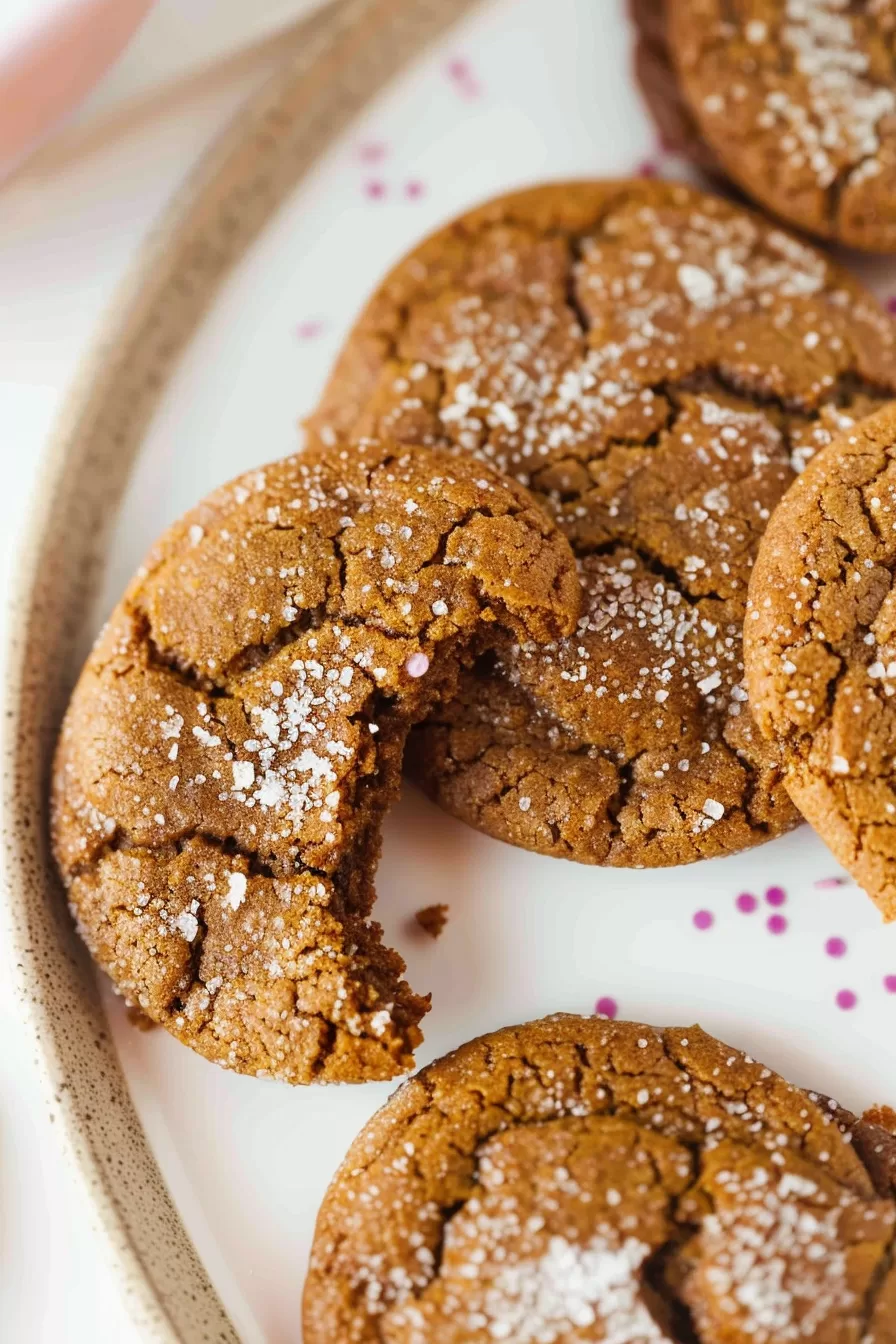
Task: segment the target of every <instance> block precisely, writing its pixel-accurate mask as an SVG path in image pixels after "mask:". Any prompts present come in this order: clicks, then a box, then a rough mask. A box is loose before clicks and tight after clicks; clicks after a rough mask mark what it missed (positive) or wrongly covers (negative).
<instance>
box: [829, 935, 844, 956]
mask: <svg viewBox="0 0 896 1344" xmlns="http://www.w3.org/2000/svg"><path fill="white" fill-rule="evenodd" d="M824 950H825V952H827V954H828V956H829V957H845V956H846V940H845V939H844V938H829V939H828V940H827V942H826V943H825V945H824Z"/></svg>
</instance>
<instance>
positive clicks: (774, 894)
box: [765, 887, 787, 905]
mask: <svg viewBox="0 0 896 1344" xmlns="http://www.w3.org/2000/svg"><path fill="white" fill-rule="evenodd" d="M765 899H766V902H767V903H768V904H769V905H783V904H784V902H785V901H786V900H787V892H786V891H785V890H784V888H783V887H769V888H768V890H767V891H766V893H765Z"/></svg>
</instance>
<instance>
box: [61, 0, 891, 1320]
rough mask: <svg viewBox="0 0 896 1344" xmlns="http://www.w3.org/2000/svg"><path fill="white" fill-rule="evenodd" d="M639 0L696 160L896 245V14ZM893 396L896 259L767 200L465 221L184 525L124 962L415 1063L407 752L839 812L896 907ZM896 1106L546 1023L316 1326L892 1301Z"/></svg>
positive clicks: (263, 1023) (341, 1282)
mask: <svg viewBox="0 0 896 1344" xmlns="http://www.w3.org/2000/svg"><path fill="white" fill-rule="evenodd" d="M636 10H637V16H638V19H639V22H640V25H641V46H640V66H641V69H642V72H643V75H644V79H645V82H646V84H647V85H648V87H649V90H650V93H651V97H652V98H653V99H654V101H655V102H656V103H657V105H658V106H659V105H661V106H662V107H663V109H664V117H666V118H667V120H668V121H669V122H670V124H671V123H672V122H674V124H675V125H676V126H678V127H679V128H680V130H681V143H682V144H685V145H688V146H690V147H691V149H692V151H693V153H694V154H695V156H696V157H698V158H700V159H701V160H702V161H703V162H704V163H708V164H711V166H712V169H713V171H714V172H716V173H721V172H722V171H723V170H724V171H725V172H726V173H728V174H730V176H731V177H732V178H733V179H734V180H735V181H736V182H737V183H738V184H739V185H740V186H741V187H742V188H743V189H744V190H747V191H751V192H752V193H753V194H754V195H755V196H757V197H758V198H759V200H760V201H761V202H762V203H763V204H764V205H765V206H766V207H767V208H769V209H771V210H773V211H774V212H775V213H776V214H777V215H779V216H781V217H783V218H785V219H787V220H789V221H790V222H791V223H793V224H795V225H797V226H799V227H801V228H803V229H807V230H813V231H814V232H816V233H818V234H820V235H823V236H824V237H828V238H836V239H839V240H841V241H846V242H851V243H858V244H860V245H863V246H874V247H888V248H889V247H896V204H894V202H896V192H893V190H892V167H891V160H892V158H893V155H894V154H896V89H894V88H893V80H892V74H891V70H890V67H889V65H888V66H887V67H886V69H884V66H883V65H882V64H881V62H882V60H883V54H886V53H890V55H892V48H893V42H894V38H893V33H894V30H896V9H894V10H893V13H892V14H891V12H890V11H891V6H889V5H887V4H877V5H869V6H866V7H864V8H863V7H858V8H857V7H855V6H850V5H848V4H847V3H846V0H787V3H784V0H778V2H777V3H776V2H775V0H765V2H764V3H759V0H755V3H752V2H751V3H750V4H747V3H746V0H737V2H736V3H734V5H732V4H731V3H730V0H729V3H726V4H724V5H723V4H721V3H720V0H695V3H691V4H689V5H683V4H682V5H678V4H672V3H669V4H662V3H661V0H643V3H639V4H638V5H637V6H636ZM741 10H743V11H744V15H743V16H741V15H740V11H741ZM747 11H749V14H747ZM754 11H755V12H754ZM738 16H740V17H743V18H744V21H743V23H740V22H739V21H738ZM744 16H745V17H744ZM849 33H851V34H853V39H854V40H852V39H851V40H852V45H849V43H847V41H846V37H847V35H848V34H849ZM888 59H889V57H888ZM891 102H892V106H891ZM670 108H671V109H672V112H673V113H674V115H669V114H668V111H667V110H668V109H670ZM888 193H889V194H888ZM891 198H892V199H891ZM893 400H896V327H894V324H893V323H892V322H891V320H890V319H889V318H888V317H887V316H886V315H885V314H884V313H883V312H882V311H881V310H880V308H879V307H878V305H877V304H876V303H875V301H874V300H873V298H871V296H869V295H868V294H867V293H866V292H865V291H864V290H863V289H862V287H861V286H860V285H859V284H858V283H857V282H856V280H855V279H853V278H852V276H851V275H850V274H848V272H847V271H845V270H844V269H842V268H841V266H840V265H838V264H836V263H835V262H834V261H833V260H831V259H830V258H829V257H828V256H826V255H825V254H824V253H822V252H821V251H819V250H818V249H817V248H816V247H815V246H813V245H810V244H809V243H807V242H805V241H803V240H802V239H801V238H799V237H797V236H795V235H793V234H791V233H789V232H786V231H785V230H784V228H783V227H781V225H780V224H778V223H777V222H773V221H770V220H769V219H766V218H764V217H761V216H759V215H757V214H755V213H753V212H752V211H751V210H750V209H747V208H745V207H742V206H741V205H739V204H735V203H732V202H731V201H730V200H728V199H723V198H722V197H719V196H709V195H705V194H702V193H700V192H698V191H695V190H693V189H691V188H689V187H685V186H680V185H672V184H664V183H659V182H655V181H644V180H638V181H619V182H575V183H565V184H557V185H551V186H544V187H538V188H535V189H532V190H528V191H523V192H519V193H517V194H514V195H511V196H506V197H503V198H500V199H498V200H494V201H491V202H489V203H488V204H486V205H484V206H482V207H480V208H479V209H477V210H474V211H472V212H471V213H469V214H467V215H464V216H463V217H461V218H460V219H458V220H456V221H455V222H454V223H453V224H451V225H449V226H448V227H447V228H445V229H443V230H442V231H441V232H439V233H437V234H435V235H434V236H433V237H431V238H429V239H427V240H426V241H425V242H423V243H422V244H421V245H420V246H419V247H418V248H417V249H416V250H414V251H413V252H412V253H411V254H410V255H409V256H407V257H406V258H405V259H404V260H403V261H402V262H400V263H399V265H398V266H397V267H396V268H395V269H394V270H393V271H392V273H391V274H390V275H388V276H387V277H386V279H385V280H384V281H383V282H382V284H381V285H380V286H379V288H378V289H377V290H376V292H375V293H374V294H373V296H372V298H370V299H369V301H368V303H367V305H366V307H365V309H364V310H363V312H362V314H361V316H360V318H359V320H358V322H357V324H356V326H355V328H354V330H353V331H352V332H351V334H350V335H349V337H348V340H347V342H346V344H345V347H344V349H343V351H342V353H341V354H340V356H339V358H338V360H337V362H336V365H335V367H334V369H333V372H332V375H331V377H330V380H329V382H328V384H327V387H326V389H325V391H324V393H323V396H322V398H321V401H320V404H319V406H318V408H317V409H316V411H315V412H314V414H313V415H312V416H311V417H310V419H309V421H308V422H307V425H306V433H307V444H306V447H305V449H304V451H303V452H302V453H300V454H299V455H298V456H296V457H295V458H291V459H289V460H287V461H285V462H280V463H275V464H272V465H271V466H269V467H267V468H265V469H263V470H260V471H256V472H252V473H250V474H249V475H248V476H246V477H243V478H242V479H240V480H239V481H237V482H235V483H232V484H231V485H229V486H225V487H223V488H222V489H221V490H219V491H217V492H216V493H215V494H213V495H212V496H210V497H209V498H208V499H207V500H205V501H203V502H202V503H201V504H200V505H199V506H198V507H197V508H196V509H195V510H194V511H193V512H192V513H191V514H189V515H188V516H187V517H186V518H185V519H183V520H182V521H181V522H180V523H178V524H176V525H175V526H174V527H173V528H172V529H170V530H169V532H168V533H166V535H165V536H164V537H163V538H162V539H161V540H160V542H159V543H158V544H157V546H156V547H155V548H154V549H153V551H152V552H151V553H150V556H149V557H148V559H147V562H146V564H145V565H144V567H143V568H142V569H141V570H140V572H139V573H138V575H137V576H136V578H135V579H134V581H133V582H132V584H131V586H130V587H129V589H128V591H127V592H126V594H125V595H124V597H123V599H122V601H121V603H120V604H119V606H118V608H117V609H116V611H115V612H114V614H113V616H112V618H111V620H110V622H109V624H108V626H107V627H106V629H105V631H104V632H103V634H102V635H101V637H100V639H99V641H98V643H97V645H96V647H95V649H94V651H93V653H92V654H91V656H90V659H89V660H88V663H87V665H86V667H85V669H84V671H83V673H82V676H81V679H80V681H79V683H78V686H77V688H76V690H75V692H74V695H73V698H72V702H71V706H70V709H69V711H68V715H67V717H66V720H65V723H64V725H63V729H62V734H61V737H60V744H59V749H58V754H57V760H56V769H55V774H54V784H53V832H54V841H55V847H56V853H57V857H58V861H59V865H60V869H61V872H62V876H63V879H64V881H65V884H66V887H67V890H68V894H69V898H70V901H71V905H72V908H73V911H74V913H75V916H76V918H77V920H78V923H79V927H80V929H81V931H82V933H83V935H84V937H85V939H86V941H87V943H88V945H89V946H90V948H91V950H92V952H93V954H94V956H95V957H96V958H97V960H98V962H99V963H100V964H101V965H102V966H103V967H104V968H105V970H106V971H107V972H108V973H109V974H110V976H111V977H112V979H113V981H114V983H115V984H116V986H117V988H118V989H119V990H120V991H121V992H122V993H123V994H125V995H126V996H127V998H128V999H129V1000H130V1001H132V1002H133V1003H134V1004H136V1005H137V1006H139V1008H140V1009H141V1010H142V1012H143V1013H145V1014H146V1015H147V1016H148V1017H149V1018H151V1019H152V1020H153V1021H155V1022H159V1023H161V1024H162V1025H164V1026H165V1027H166V1028H167V1029H168V1030H169V1031H171V1032H172V1033H173V1034H174V1035H175V1036H176V1037H178V1039H180V1040H182V1041H184V1042H185V1043H186V1044H188V1045H190V1046H191V1047H192V1048H193V1049H195V1050H197V1051H198V1052H199V1053H201V1054H202V1055H204V1056H205V1057H206V1058H208V1059H211V1060H214V1061H215V1062H217V1063H219V1064H222V1065H224V1066H225V1067H227V1068H232V1069H236V1070H238V1071H240V1072H243V1073H250V1074H257V1075H268V1076H273V1077H276V1078H281V1079H284V1080H286V1081H288V1082H291V1083H311V1082H317V1081H322V1082H323V1081H348V1082H361V1081H367V1080H372V1079H384V1078H391V1077H394V1076H395V1075H397V1074H400V1073H404V1072H406V1071H407V1070H408V1069H410V1068H411V1067H412V1065H413V1054H414V1050H415V1048H416V1046H417V1045H418V1044H419V1043H420V1041H421V1039H422V1035H421V1032H420V1028H419V1022H420V1020H421V1018H422V1017H423V1015H424V1013H425V1012H426V1011H427V1009H428V1007H429V1000H428V997H424V996H421V995H419V994H417V993H415V992H414V991H413V990H412V989H411V988H410V987H409V986H408V985H407V983H406V982H405V981H404V980H403V979H402V974H403V971H404V966H403V963H402V962H401V959H400V958H399V957H398V955H397V954H396V953H395V952H393V951H391V950H389V949H388V948H386V947H384V945H383V943H382V941H381V930H380V929H379V927H378V926H377V925H376V924H375V923H374V922H373V921H372V919H371V912H372V910H373V906H374V900H375V892H374V885H373V875H374V871H375V868H376V863H377V859H378V855H379V847H380V832H381V826H382V820H383V816H384V814H385V812H386V810H387V808H388V807H389V806H390V804H391V803H392V801H393V800H394V798H395V796H396V794H397V790H398V787H399V779H400V772H401V768H402V764H403V763H404V764H405V765H406V766H407V768H408V770H409V772H410V773H411V775H412V776H413V777H414V778H415V779H417V780H418V781H419V782H420V784H421V785H422V787H423V788H424V789H425V790H426V791H427V793H428V794H429V795H430V796H431V797H432V798H433V799H434V800H435V801H436V802H437V803H439V804H440V805H441V806H442V807H443V808H445V809H446V810H447V811H449V812H451V813H452V814H453V815H455V816H457V817H459V818H461V819H462V820H464V821H466V822H467V823H469V824H470V825H471V826H474V827H476V828H478V829H479V830H481V831H483V832H485V833H487V834H488V835H491V836H495V837H497V838H499V839H502V840H505V841H507V842H509V843H511V844H514V845H517V846H520V847H522V848H525V849H530V850H535V851H538V852H540V853H543V854H547V855H553V856H556V857H562V858H566V859H572V860H576V861H578V862H582V863H589V864H606V865H616V866H628V867H641V868H658V867H663V866H666V865H670V864H680V863H688V862H691V861H694V860H697V859H700V858H705V857H710V856H717V855H724V854H733V853H737V852H738V851H740V850H743V849H745V848H747V847H749V846H752V845H755V844H758V843H760V842H762V841H764V840H767V839H769V838H771V837H773V836H776V835H779V834H781V833H782V832H784V831H787V830H788V829H790V828H791V827H793V826H795V825H796V824H797V823H798V821H799V820H800V817H801V815H803V816H805V817H807V818H808V819H809V820H810V821H811V822H812V823H813V824H814V825H815V826H816V827H817V829H818V830H819V831H820V833H821V834H822V835H823V836H824V838H825V839H826V840H827V841H828V842H829V844H830V845H831V847H832V849H833V850H834V852H835V853H836V855H837V856H838V857H839V858H840V859H841V861H842V862H843V863H844V864H845V865H846V866H847V867H848V868H850V870H851V871H852V872H853V873H854V874H855V875H856V877H857V878H858V879H859V881H860V882H861V883H862V884H863V886H865V887H866V889H867V890H868V892H869V893H870V895H871V896H872V897H873V898H874V899H875V900H876V901H877V902H878V904H879V905H880V907H881V909H882V911H883V913H884V914H885V916H887V917H888V918H893V917H896V826H894V822H896V768H894V751H893V748H892V745H891V744H892V742H893V740H894V729H896V706H893V705H892V704H891V702H892V699H893V696H894V693H896V597H894V593H893V577H892V576H893V572H894V568H896V409H894V407H893V406H892V405H891V404H890V403H891V401H893ZM406 748H407V750H406ZM891 1119H892V1117H888V1116H886V1115H882V1114H881V1115H877V1116H874V1117H871V1118H869V1119H867V1120H865V1121H858V1120H856V1118H855V1117H853V1116H850V1115H847V1114H846V1113H845V1112H841V1111H839V1110H838V1109H837V1108H836V1107H835V1106H834V1104H833V1103H831V1104H828V1103H826V1102H825V1101H824V1099H821V1098H819V1097H817V1096H816V1095H815V1094H811V1093H805V1092H802V1091H800V1090H798V1089H795V1088H793V1087H790V1086H789V1085H787V1084H785V1083H783V1082H782V1081H781V1080H780V1079H778V1078H775V1077H774V1076H773V1075H772V1074H771V1073H770V1072H769V1070H767V1069H763V1068H762V1067H761V1066H759V1065H757V1064H755V1063H754V1062H753V1061H752V1060H749V1059H748V1058H747V1057H745V1056H743V1055H741V1054H739V1053H738V1052H736V1051H731V1050H729V1049H728V1047H725V1046H721V1045H720V1044H719V1043H717V1042H713V1041H712V1040H710V1039H709V1038H707V1037H705V1036H703V1035H702V1034H701V1033H700V1032H699V1030H698V1029H696V1028H694V1029H690V1030H688V1031H685V1032H680V1031H677V1030H674V1031H668V1032H665V1033H658V1032H656V1031H654V1030H653V1029H652V1028H648V1027H640V1026H633V1025H631V1024H628V1025H626V1024H622V1025H611V1024H605V1023H595V1022H594V1021H590V1022H586V1021H582V1020H580V1019H574V1018H563V1019H550V1020H548V1021H545V1022H542V1023H535V1024H530V1025H529V1026H528V1027H524V1028H519V1029H513V1030H508V1031H506V1032H504V1033H499V1034H498V1035H497V1036H495V1037H493V1038H488V1039H486V1040H484V1041H482V1042H479V1043H474V1044H473V1045H471V1046H469V1047H466V1048H465V1049H464V1050H463V1051H461V1052H459V1053H458V1055H456V1056H454V1057H452V1058H450V1059H448V1060H446V1061H442V1062H441V1063H440V1064H437V1065H435V1066H432V1067H431V1068H430V1069H429V1070H426V1071H424V1073H423V1074H421V1075H420V1076H419V1077H418V1078H417V1079H416V1080H414V1081H413V1082H412V1083H410V1084H408V1085H406V1087H405V1088H404V1089H402V1090H401V1091H400V1092H399V1093H398V1094H396V1097H395V1098H393V1100H392V1102H390V1103H389V1105H388V1106H387V1107H386V1108H385V1110H384V1111H383V1112H382V1113H381V1114H380V1116H378V1117H377V1118H376V1119H375V1120H374V1122H373V1123H372V1124H371V1126H370V1127H369V1128H368V1130H367V1131H365V1133H364V1134H362V1136H361V1138H360V1139H359V1140H358V1143H357V1144H356V1146H355V1148H354V1149H353V1150H352V1153H351V1154H350V1155H349V1158H348V1159H347V1162H346V1165H345V1167H344V1168H343V1170H342V1172H341V1173H340V1175H339V1176H338V1177H337V1180H336V1182H335V1183H334V1186H333V1188H332V1190H331V1192H330V1195H329V1196H328V1199H327V1201H326V1203H325V1206H324V1209H323V1211H322V1214H321V1219H320V1223H319V1229H318V1240H317V1246H316V1250H315V1255H314V1261H313V1268H312V1274H311V1277H310V1279H309V1287H308V1292H307V1298H306V1322H305V1328H306V1338H307V1339H308V1340H309V1341H317V1340H320V1341H324V1340H327V1341H330V1340H338V1341H347V1342H348V1341H358V1342H359V1344H361V1342H362V1341H363V1342H367V1341H370V1342H371V1344H373V1342H374V1341H384V1342H386V1344H437V1342H441V1341H444V1342H445V1344H448V1341H451V1342H452V1344H460V1341H482V1344H486V1342H487V1341H492V1340H513V1341H517V1344H525V1342H526V1341H532V1344H554V1341H570V1344H571V1341H573V1340H576V1341H578V1340H592V1339H593V1340H599V1339H602V1340H612V1341H614V1342H615V1344H648V1342H649V1344H652V1342H653V1341H657V1344H662V1341H673V1340H675V1341H679V1340H688V1341H695V1340H699V1341H704V1342H707V1344H708V1341H725V1342H726V1344H740V1342H741V1341H743V1342H744V1344H746V1341H750V1342H751V1344H776V1342H777V1341H782V1344H783V1342H784V1341H791V1340H798V1339H804V1338H805V1339H815V1340H818V1341H819V1342H820V1344H824V1341H828V1340H829V1341H831V1344H846V1341H849V1340H859V1339H860V1338H861V1339H863V1340H866V1341H868V1342H869V1344H886V1342H887V1341H892V1340H894V1339H896V1324H894V1322H896V1276H894V1274H893V1272H892V1267H891V1260H892V1257H891V1247H892V1242H893V1234H894V1227H896V1200H894V1186H893V1173H894V1171H896V1161H894V1157H893V1151H894V1144H893V1140H892V1138H891V1137H890V1135H889V1134H888V1132H887V1130H888V1129H889V1128H892V1127H893V1126H892V1125H891ZM384 1210H386V1211H388V1213H389V1230H388V1233H387V1232H386V1231H385V1230H384V1227H383V1220H382V1216H381V1215H382V1212H383V1211H384Z"/></svg>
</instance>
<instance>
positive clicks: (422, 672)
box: [404, 653, 429, 677]
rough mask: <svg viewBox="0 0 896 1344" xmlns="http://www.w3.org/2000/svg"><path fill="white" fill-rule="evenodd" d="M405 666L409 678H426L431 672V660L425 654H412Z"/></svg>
mask: <svg viewBox="0 0 896 1344" xmlns="http://www.w3.org/2000/svg"><path fill="white" fill-rule="evenodd" d="M404 666H405V671H406V672H407V674H408V676H409V677H425V676H426V673H427V672H428V671H429V659H428V658H427V656H426V654H425V653H412V654H411V656H410V658H409V659H408V660H407V662H406V663H405V665H404Z"/></svg>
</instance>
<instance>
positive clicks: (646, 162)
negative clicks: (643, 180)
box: [638, 159, 660, 177]
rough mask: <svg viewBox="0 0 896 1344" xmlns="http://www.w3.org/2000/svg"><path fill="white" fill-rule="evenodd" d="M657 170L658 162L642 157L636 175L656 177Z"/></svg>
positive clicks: (657, 174)
mask: <svg viewBox="0 0 896 1344" xmlns="http://www.w3.org/2000/svg"><path fill="white" fill-rule="evenodd" d="M659 171H660V169H659V164H657V163H654V161H653V159H642V160H641V162H640V163H639V164H638V177H658V176H659Z"/></svg>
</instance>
